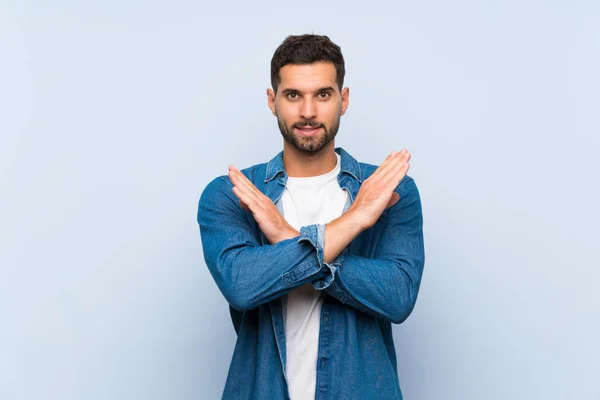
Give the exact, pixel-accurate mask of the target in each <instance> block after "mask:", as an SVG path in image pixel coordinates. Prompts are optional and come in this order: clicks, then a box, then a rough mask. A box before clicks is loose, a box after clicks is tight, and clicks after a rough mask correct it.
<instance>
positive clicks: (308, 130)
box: [294, 126, 321, 136]
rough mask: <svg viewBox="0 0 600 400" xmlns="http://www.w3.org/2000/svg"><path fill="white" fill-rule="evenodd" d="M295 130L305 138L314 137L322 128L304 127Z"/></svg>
mask: <svg viewBox="0 0 600 400" xmlns="http://www.w3.org/2000/svg"><path fill="white" fill-rule="evenodd" d="M294 130H295V131H296V132H297V133H299V134H300V135H303V136H312V135H314V134H316V133H317V132H319V130H321V128H320V127H313V126H303V127H300V128H294Z"/></svg>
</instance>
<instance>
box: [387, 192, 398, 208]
mask: <svg viewBox="0 0 600 400" xmlns="http://www.w3.org/2000/svg"><path fill="white" fill-rule="evenodd" d="M398 200H400V195H399V194H398V193H396V192H394V193H392V197H391V198H390V201H389V202H388V204H387V206H386V207H385V208H390V207H391V206H393V205H394V204H396V203H397V202H398Z"/></svg>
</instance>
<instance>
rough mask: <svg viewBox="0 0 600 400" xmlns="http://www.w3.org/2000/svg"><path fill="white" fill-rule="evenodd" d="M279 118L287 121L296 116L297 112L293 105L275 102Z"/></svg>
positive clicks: (293, 119) (294, 118) (292, 119)
mask: <svg viewBox="0 0 600 400" xmlns="http://www.w3.org/2000/svg"><path fill="white" fill-rule="evenodd" d="M275 109H276V111H277V115H278V117H279V119H280V120H282V121H284V122H286V123H289V122H293V121H295V120H296V119H297V118H298V113H297V111H296V110H295V108H294V107H293V106H290V105H282V104H277V106H276V107H275Z"/></svg>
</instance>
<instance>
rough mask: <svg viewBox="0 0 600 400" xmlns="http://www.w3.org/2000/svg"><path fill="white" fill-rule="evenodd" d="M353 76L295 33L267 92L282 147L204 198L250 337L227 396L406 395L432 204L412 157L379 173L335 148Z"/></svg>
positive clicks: (217, 270) (202, 212)
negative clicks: (406, 328) (398, 339)
mask: <svg viewBox="0 0 600 400" xmlns="http://www.w3.org/2000/svg"><path fill="white" fill-rule="evenodd" d="M344 68H345V67H344V59H343V56H342V53H341V50H340V48H339V46H337V45H335V44H334V43H332V42H331V41H330V40H329V38H328V37H327V36H318V35H301V36H289V37H288V38H287V39H286V40H285V41H284V42H283V43H282V44H281V45H280V46H279V47H278V48H277V50H276V51H275V54H274V55H273V59H272V60H271V84H272V89H268V90H267V98H268V105H269V108H270V109H271V112H272V113H273V115H275V116H276V117H277V122H278V125H279V129H280V131H281V134H282V135H283V138H284V141H283V151H282V152H280V153H279V154H278V155H276V156H275V157H274V158H273V159H272V160H270V161H269V162H268V163H263V164H258V165H254V166H251V167H249V168H246V169H243V170H241V171H240V170H238V169H236V168H235V167H234V166H233V165H230V166H229V171H228V174H227V176H225V175H223V176H219V177H217V178H215V179H214V180H212V181H211V182H210V183H209V184H208V186H207V187H206V188H205V189H204V191H203V193H202V195H201V197H200V202H199V209H198V223H199V225H200V234H201V239H202V245H203V251H204V258H205V260H206V264H207V266H208V268H209V270H210V272H211V274H212V276H213V278H214V280H215V282H216V284H217V286H218V287H219V289H220V291H221V292H222V293H223V295H224V296H225V298H226V299H227V301H228V302H229V305H230V307H229V309H230V314H231V318H232V321H233V325H234V327H235V330H236V332H237V335H238V336H237V343H236V346H235V350H234V354H233V358H232V360H231V365H230V368H229V374H228V376H227V381H226V384H225V389H224V393H223V399H235V400H240V399H288V398H291V399H292V400H297V399H299V400H303V399H365V400H371V399H401V398H402V394H401V391H400V385H399V380H398V373H397V364H396V353H395V349H394V342H393V337H392V326H391V323H396V324H399V323H401V322H403V321H404V320H405V319H406V318H407V317H408V316H409V314H410V313H411V311H412V310H413V307H414V305H415V301H416V299H417V293H418V290H419V286H420V282H421V275H422V273H423V266H424V259H425V257H424V247H423V230H422V226H423V219H422V213H421V201H420V197H419V192H418V190H417V187H416V185H415V182H414V180H413V179H412V178H410V177H409V176H407V175H406V173H407V171H408V168H409V160H410V154H409V152H408V151H406V150H405V149H403V150H402V151H400V152H392V153H391V154H390V155H389V156H388V157H387V158H386V159H385V161H384V162H383V163H382V164H381V165H380V166H379V167H377V166H374V165H371V164H366V163H360V162H358V161H357V160H355V159H354V158H353V157H352V156H351V155H350V154H349V153H348V152H346V151H345V150H344V149H343V148H341V147H338V148H336V147H335V146H334V138H335V136H336V134H337V132H338V128H339V125H340V117H341V116H342V115H343V114H344V113H345V112H346V109H347V107H348V102H349V89H348V88H343V80H344V73H345V69H344ZM342 88H343V89H342ZM367 140H369V138H368V137H367V136H365V141H367Z"/></svg>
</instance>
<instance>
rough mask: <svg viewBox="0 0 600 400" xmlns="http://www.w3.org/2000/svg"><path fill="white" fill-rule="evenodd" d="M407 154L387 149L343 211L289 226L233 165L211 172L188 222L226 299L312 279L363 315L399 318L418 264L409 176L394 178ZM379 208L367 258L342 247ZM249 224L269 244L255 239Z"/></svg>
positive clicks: (249, 304) (245, 305) (257, 299)
mask: <svg viewBox="0 0 600 400" xmlns="http://www.w3.org/2000/svg"><path fill="white" fill-rule="evenodd" d="M409 159H410V154H408V152H404V151H403V152H401V153H392V154H391V155H390V156H389V157H388V158H387V159H386V160H385V161H384V163H382V165H381V166H380V167H379V168H378V169H377V170H376V171H375V172H374V173H373V174H372V175H371V176H370V177H369V178H368V179H366V180H365V181H364V182H363V184H362V185H361V188H360V190H359V193H358V194H357V196H356V199H355V200H354V202H353V205H352V207H351V208H350V209H349V210H348V211H347V212H346V213H344V215H342V216H341V217H339V218H338V219H336V220H334V221H331V222H330V223H328V224H327V225H317V224H315V225H309V226H305V227H302V228H301V230H300V231H299V232H298V231H297V230H295V229H294V228H292V227H291V226H289V224H287V222H286V221H285V219H283V217H282V216H281V214H280V213H279V211H277V209H276V208H275V206H274V205H273V203H272V202H271V201H270V200H269V199H268V198H267V197H266V196H264V195H263V194H262V193H261V192H260V191H258V189H256V188H255V187H254V185H252V183H251V182H250V181H249V180H248V179H247V178H246V177H245V176H244V175H243V174H242V173H241V172H239V171H237V170H236V169H235V168H233V167H230V171H229V175H228V178H229V179H227V178H224V177H219V178H217V179H215V180H213V181H212V182H211V183H210V184H209V185H208V186H207V188H206V189H205V190H204V192H203V194H202V196H201V198H200V204H199V209H198V223H199V225H200V232H201V237H202V243H203V250H204V257H205V260H206V263H207V266H208V268H209V270H210V272H211V274H212V276H213V278H214V279H215V282H216V283H217V286H218V287H219V289H220V290H221V292H222V293H223V295H224V296H225V298H226V299H227V301H228V302H229V303H230V304H231V305H232V307H234V308H236V309H238V310H242V311H243V310H246V309H252V308H255V307H257V306H258V305H260V304H263V303H266V302H268V301H271V300H273V299H275V298H277V297H279V296H281V295H283V294H285V293H287V292H289V291H290V290H292V289H294V288H295V287H297V286H300V285H303V284H304V283H307V282H312V284H313V286H314V287H315V288H316V289H320V290H326V291H327V292H328V293H329V294H330V295H332V296H334V297H336V298H337V299H338V300H340V301H342V302H343V303H346V304H349V305H351V306H353V307H355V308H357V309H358V310H361V311H363V312H365V313H368V314H370V315H374V316H376V317H379V318H383V319H385V320H389V321H391V322H395V323H399V322H402V321H403V320H404V319H406V317H408V315H409V314H410V312H411V311H412V308H413V307H414V303H415V301H416V296H417V292H418V288H419V285H420V279H421V274H422V270H423V264H424V254H423V236H422V215H421V203H420V199H419V193H418V191H417V188H416V185H415V184H414V181H413V180H412V179H411V178H409V177H406V179H403V178H404V177H405V175H406V171H407V170H408V160H409ZM400 182H401V183H400ZM240 205H241V207H240ZM388 207H389V210H388V212H387V213H386V215H385V218H383V217H382V218H381V221H380V223H382V224H384V226H383V228H382V229H383V233H382V235H381V236H380V237H379V238H375V239H376V243H377V245H376V248H375V249H374V251H372V254H373V255H374V257H373V258H365V257H361V256H357V255H355V254H353V253H350V252H349V251H348V245H349V243H350V242H351V241H352V240H353V239H354V238H355V237H356V236H358V235H359V234H365V235H369V234H373V231H372V230H369V229H368V228H370V227H371V226H372V225H373V224H374V223H375V222H376V221H378V220H379V219H380V217H381V214H382V212H383V211H384V210H385V209H386V208H388ZM244 209H245V210H246V211H248V213H246V212H244ZM257 225H258V228H259V229H260V230H261V231H262V232H263V233H264V235H265V237H266V238H267V240H268V241H269V243H270V244H268V245H261V244H260V243H259V242H258V241H257V239H256V237H255V234H254V232H255V231H256V228H257Z"/></svg>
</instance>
